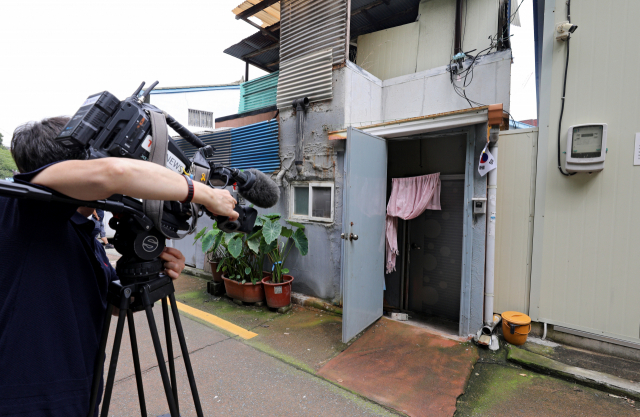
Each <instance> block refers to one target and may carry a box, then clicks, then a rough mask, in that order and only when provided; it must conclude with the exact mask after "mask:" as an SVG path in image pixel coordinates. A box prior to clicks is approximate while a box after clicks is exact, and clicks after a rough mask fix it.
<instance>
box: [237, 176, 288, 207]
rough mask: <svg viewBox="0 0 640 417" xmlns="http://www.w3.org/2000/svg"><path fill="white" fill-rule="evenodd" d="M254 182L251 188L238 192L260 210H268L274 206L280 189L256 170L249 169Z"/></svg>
mask: <svg viewBox="0 0 640 417" xmlns="http://www.w3.org/2000/svg"><path fill="white" fill-rule="evenodd" d="M249 172H251V173H253V175H255V177H256V180H255V182H254V183H253V187H251V188H250V189H248V190H246V191H245V190H242V191H240V195H242V196H243V197H244V198H246V199H247V200H248V201H250V202H251V203H253V204H255V205H256V206H258V207H261V208H269V207H273V206H275V205H276V203H277V202H278V200H279V199H280V188H278V186H277V185H276V183H275V182H273V181H272V180H271V178H269V177H268V176H267V175H265V174H263V173H262V172H260V171H258V170H257V169H250V170H249Z"/></svg>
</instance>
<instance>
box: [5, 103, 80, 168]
mask: <svg viewBox="0 0 640 417" xmlns="http://www.w3.org/2000/svg"><path fill="white" fill-rule="evenodd" d="M68 121H69V118H68V117H66V116H60V117H51V118H49V119H43V120H41V121H39V122H28V123H25V124H23V125H21V126H19V127H18V128H16V130H15V131H14V132H13V138H12V139H11V154H12V155H13V159H14V160H15V161H16V165H17V166H18V170H19V171H20V172H31V171H35V170H36V169H38V168H40V167H43V166H45V165H48V164H51V163H53V162H58V161H66V160H70V159H84V155H85V152H84V151H78V150H69V149H67V148H65V147H64V146H62V145H60V144H59V143H56V141H55V138H56V137H57V136H58V134H59V133H60V132H61V131H62V128H64V126H65V125H66V124H67V122H68Z"/></svg>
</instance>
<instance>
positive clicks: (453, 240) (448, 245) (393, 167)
mask: <svg viewBox="0 0 640 417" xmlns="http://www.w3.org/2000/svg"><path fill="white" fill-rule="evenodd" d="M466 161H467V135H466V134H464V133H460V134H457V135H451V134H449V135H444V136H435V137H434V136H431V137H428V138H424V137H419V136H418V137H413V138H412V137H409V138H406V139H403V140H393V141H389V142H388V166H387V173H388V175H387V201H388V198H389V196H390V195H391V187H392V179H393V178H403V177H414V176H420V175H427V174H433V173H437V172H439V173H440V179H441V193H440V204H441V207H442V210H426V211H425V212H424V213H422V214H421V215H420V216H419V217H417V218H415V219H412V220H408V221H404V220H401V219H399V220H398V248H399V251H400V255H399V256H398V258H397V262H396V271H394V272H392V273H390V274H386V275H385V284H386V290H385V295H384V302H385V308H386V309H387V310H389V311H396V310H399V311H403V312H407V313H408V314H409V316H410V317H411V318H412V320H411V321H412V322H414V323H416V324H418V325H421V324H422V325H426V326H428V327H432V328H436V329H437V330H440V331H444V332H446V333H451V334H452V335H457V333H458V327H459V322H460V302H461V285H462V273H463V269H462V262H463V226H464V209H465V205H464V201H465V199H464V195H465V164H466Z"/></svg>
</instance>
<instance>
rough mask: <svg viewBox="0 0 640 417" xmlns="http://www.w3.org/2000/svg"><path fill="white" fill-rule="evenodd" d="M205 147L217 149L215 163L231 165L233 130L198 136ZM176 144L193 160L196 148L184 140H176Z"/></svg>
mask: <svg viewBox="0 0 640 417" xmlns="http://www.w3.org/2000/svg"><path fill="white" fill-rule="evenodd" d="M198 137H199V138H200V140H201V141H203V142H204V144H205V145H211V146H213V147H214V148H215V149H216V153H215V156H214V157H213V161H214V162H216V163H218V164H223V165H229V164H230V161H231V129H226V130H223V131H219V132H213V133H208V134H205V135H198ZM174 140H175V141H176V144H177V145H178V147H179V148H180V149H182V152H184V154H185V155H186V156H187V157H189V158H191V157H192V156H193V154H195V152H196V150H197V149H196V148H195V147H194V146H193V145H192V144H190V143H189V142H187V141H186V140H184V139H182V138H178V139H175V138H174Z"/></svg>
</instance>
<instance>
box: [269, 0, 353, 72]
mask: <svg viewBox="0 0 640 417" xmlns="http://www.w3.org/2000/svg"><path fill="white" fill-rule="evenodd" d="M346 36H347V1H346V0H282V1H281V2H280V62H281V63H284V62H286V61H289V60H292V59H296V58H299V57H301V56H303V55H305V54H308V53H309V52H313V51H319V50H323V49H327V48H330V49H331V50H332V58H333V63H334V64H340V63H343V62H344V60H345V51H346ZM281 68H282V66H281Z"/></svg>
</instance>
